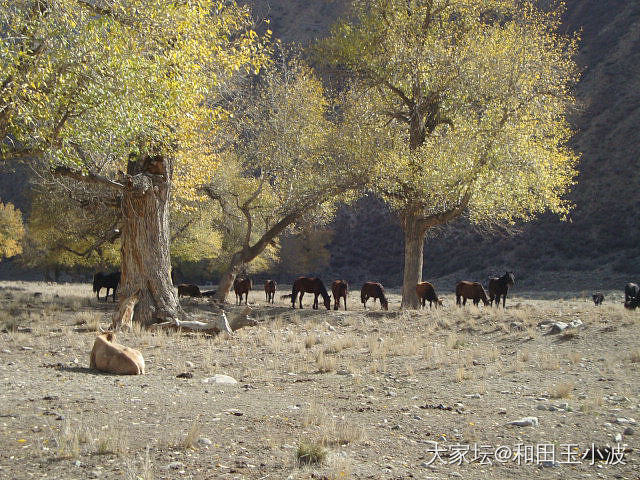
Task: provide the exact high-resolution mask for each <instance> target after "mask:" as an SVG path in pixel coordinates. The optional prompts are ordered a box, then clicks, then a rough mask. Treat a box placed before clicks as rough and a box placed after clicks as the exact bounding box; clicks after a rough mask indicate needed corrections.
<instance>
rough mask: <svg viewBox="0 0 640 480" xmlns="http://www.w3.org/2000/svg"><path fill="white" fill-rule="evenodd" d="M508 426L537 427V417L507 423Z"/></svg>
mask: <svg viewBox="0 0 640 480" xmlns="http://www.w3.org/2000/svg"><path fill="white" fill-rule="evenodd" d="M508 425H515V426H516V427H537V426H538V417H522V418H520V419H518V420H513V421H511V422H509V423H508Z"/></svg>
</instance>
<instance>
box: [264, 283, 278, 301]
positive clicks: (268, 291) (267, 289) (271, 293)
mask: <svg viewBox="0 0 640 480" xmlns="http://www.w3.org/2000/svg"><path fill="white" fill-rule="evenodd" d="M277 287H278V284H277V283H276V281H275V280H267V281H266V282H264V294H265V296H266V297H267V303H273V299H274V298H275V297H276V288H277Z"/></svg>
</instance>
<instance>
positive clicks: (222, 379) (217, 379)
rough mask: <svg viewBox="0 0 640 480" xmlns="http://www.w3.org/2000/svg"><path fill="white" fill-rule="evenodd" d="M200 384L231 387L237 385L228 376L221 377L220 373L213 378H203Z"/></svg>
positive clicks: (235, 381)
mask: <svg viewBox="0 0 640 480" xmlns="http://www.w3.org/2000/svg"><path fill="white" fill-rule="evenodd" d="M202 383H221V384H228V385H232V384H235V383H238V381H237V380H236V379H235V378H233V377H230V376H229V375H222V374H220V373H216V374H215V375H214V376H213V377H209V378H203V379H202Z"/></svg>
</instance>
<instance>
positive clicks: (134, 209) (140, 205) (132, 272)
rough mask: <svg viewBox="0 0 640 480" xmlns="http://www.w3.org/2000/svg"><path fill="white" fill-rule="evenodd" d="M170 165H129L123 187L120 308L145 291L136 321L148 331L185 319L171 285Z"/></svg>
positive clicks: (151, 160)
mask: <svg viewBox="0 0 640 480" xmlns="http://www.w3.org/2000/svg"><path fill="white" fill-rule="evenodd" d="M168 164H169V162H168V161H165V159H162V158H160V159H159V157H153V158H150V157H145V158H143V159H140V160H138V161H136V162H129V166H128V169H127V174H128V175H127V176H126V178H125V181H124V182H123V183H124V185H125V187H124V191H123V199H122V217H123V218H122V237H121V239H122V260H121V262H122V263H121V271H122V277H121V282H120V297H119V302H123V301H124V300H126V299H127V298H129V297H131V295H133V294H134V293H136V292H137V291H138V290H139V291H140V294H139V300H138V303H137V305H136V307H135V310H134V315H133V321H136V322H140V323H142V324H143V325H150V324H153V323H157V322H161V321H167V320H170V319H177V318H180V317H182V315H183V312H182V310H181V308H180V305H179V303H178V298H177V296H176V293H175V291H174V289H173V285H172V283H171V259H170V256H169V239H170V235H169V200H170V193H171V168H170V165H168Z"/></svg>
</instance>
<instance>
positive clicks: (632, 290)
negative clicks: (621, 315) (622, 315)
mask: <svg viewBox="0 0 640 480" xmlns="http://www.w3.org/2000/svg"><path fill="white" fill-rule="evenodd" d="M638 293H640V287H638V285H637V284H635V283H627V284H626V285H625V287H624V306H625V308H628V309H629V310H635V309H636V308H637V307H638V305H639V304H640V298H638Z"/></svg>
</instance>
